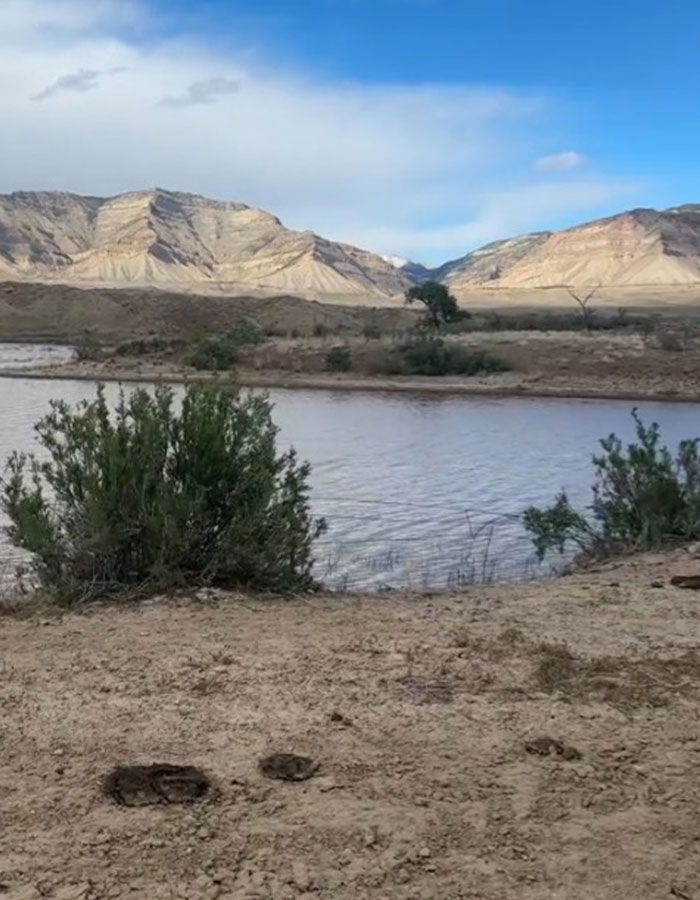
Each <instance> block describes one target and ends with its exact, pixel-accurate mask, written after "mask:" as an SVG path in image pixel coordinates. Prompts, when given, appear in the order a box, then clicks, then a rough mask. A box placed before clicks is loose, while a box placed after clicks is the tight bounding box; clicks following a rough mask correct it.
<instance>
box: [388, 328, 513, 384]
mask: <svg viewBox="0 0 700 900" xmlns="http://www.w3.org/2000/svg"><path fill="white" fill-rule="evenodd" d="M393 365H394V371H395V372H396V374H404V375H488V374H492V373H495V372H505V371H507V369H508V366H507V365H506V364H505V362H504V361H503V360H501V359H500V358H499V357H497V356H494V355H493V354H491V353H488V352H487V351H485V350H479V349H471V348H469V347H463V346H461V345H460V344H455V343H451V342H448V341H445V340H443V339H442V338H440V337H434V336H432V335H421V336H419V337H417V338H416V339H414V340H411V341H408V342H406V343H404V344H401V346H400V347H399V352H398V357H397V358H395V359H394V363H393Z"/></svg>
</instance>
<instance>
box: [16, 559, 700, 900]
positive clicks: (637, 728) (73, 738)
mask: <svg viewBox="0 0 700 900" xmlns="http://www.w3.org/2000/svg"><path fill="white" fill-rule="evenodd" d="M699 570H700V558H698V557H696V556H692V555H691V554H690V553H688V552H685V551H684V552H681V551H678V552H677V553H675V554H672V555H666V556H646V557H643V558H638V559H633V560H629V561H625V562H621V563H616V564H611V565H609V566H607V567H604V568H602V569H599V570H596V571H593V572H584V573H579V574H576V575H573V576H569V577H566V578H562V579H559V580H554V581H550V582H543V583H533V584H529V585H525V586H493V587H487V588H475V589H473V590H471V591H469V592H466V593H462V594H456V595H449V596H437V595H436V596H422V597H406V596H394V595H388V596H383V597H349V596H348V597H325V596H311V597H308V598H305V599H301V598H300V599H293V600H286V601H285V600H279V599H267V600H266V599H263V598H255V597H246V596H237V595H223V594H218V593H207V592H204V593H200V594H199V595H198V596H196V597H181V598H179V599H177V600H175V599H170V600H165V599H156V600H153V601H149V602H148V603H146V604H143V605H141V606H128V607H122V608H117V607H100V608H96V609H93V610H91V611H90V612H89V613H85V614H80V613H77V612H73V613H69V614H65V615H62V616H55V615H50V614H48V613H47V612H45V611H44V612H41V611H40V612H35V613H34V614H33V615H31V616H28V617H26V618H17V617H16V616H6V617H5V618H3V619H2V620H0V672H1V675H2V677H1V679H0V708H1V709H2V718H1V719H0V761H1V762H0V896H1V897H2V898H3V900H37V898H39V897H47V898H55V900H102V898H121V897H134V898H149V900H151V898H153V900H157V898H163V900H166V898H168V900H169V898H173V900H174V898H197V900H199V898H205V900H209V898H211V900H214V898H230V900H234V898H235V900H244V898H246V900H247V898H250V900H252V898H261V900H295V898H304V900H316V898H318V900H331V898H332V900H350V898H352V900H363V898H366V900H458V898H459V900H467V898H469V900H477V898H478V900H516V898H517V900H554V898H557V900H603V898H605V900H613V898H614V900H652V898H653V900H656V898H665V897H677V898H688V900H698V898H700V654H699V653H698V648H699V643H700V630H699V622H700V597H699V596H698V594H697V593H696V592H693V591H684V590H680V589H678V588H674V587H671V586H670V585H669V578H670V576H672V575H677V574H692V573H698V571H699ZM567 648H568V649H567ZM538 738H552V739H554V740H556V741H561V742H562V743H563V744H564V746H565V747H566V748H567V749H568V750H569V752H567V753H564V754H557V753H556V751H554V752H553V753H552V754H551V755H540V753H537V752H528V749H527V748H526V744H531V747H530V750H532V751H537V750H544V749H546V747H547V746H549V745H548V744H547V743H546V742H544V743H542V742H540V743H537V739H538ZM533 741H534V742H535V743H534V744H532V742H533ZM571 748H574V749H575V750H576V751H578V754H580V758H575V757H576V756H577V754H576V753H574V752H573V750H572V749H571ZM276 751H281V752H296V753H301V754H304V755H308V756H310V757H312V758H313V759H314V760H316V761H317V762H318V763H319V764H320V768H319V770H318V772H317V773H316V775H315V776H314V777H313V778H311V779H310V780H308V781H304V782H300V783H286V782H283V781H272V780H269V779H267V778H265V776H264V775H262V774H261V773H260V771H259V770H258V767H257V762H258V760H259V759H260V757H262V756H264V755H266V754H268V753H271V752H276ZM568 757H574V758H568ZM151 762H159V763H163V762H167V763H182V764H193V765H196V766H200V767H201V768H202V769H204V770H205V771H206V772H207V773H208V774H209V775H210V776H211V778H212V779H213V780H214V782H215V785H216V790H215V791H214V793H213V794H211V795H210V796H209V797H208V799H205V800H202V801H200V802H198V803H196V804H194V805H190V806H185V805H174V804H173V805H167V804H164V805H160V806H143V807H125V806H118V805H116V804H115V803H114V802H113V801H112V800H111V799H109V798H106V797H104V796H103V795H102V792H101V779H102V777H103V776H104V775H105V774H106V773H107V772H108V771H109V770H110V769H111V768H112V767H113V766H116V765H132V764H139V763H151Z"/></svg>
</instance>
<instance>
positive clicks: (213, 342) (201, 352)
mask: <svg viewBox="0 0 700 900" xmlns="http://www.w3.org/2000/svg"><path fill="white" fill-rule="evenodd" d="M237 361H238V344H235V343H234V342H233V341H231V340H230V339H229V337H228V336H227V335H224V336H223V337H220V338H217V337H208V338H204V340H201V341H199V342H198V343H197V344H196V345H195V348H194V350H193V351H192V352H191V353H190V355H189V356H188V358H187V362H188V363H189V365H191V366H192V367H193V368H195V369H200V370H207V371H210V372H218V371H219V370H221V369H232V368H233V367H234V366H235V364H236V362H237Z"/></svg>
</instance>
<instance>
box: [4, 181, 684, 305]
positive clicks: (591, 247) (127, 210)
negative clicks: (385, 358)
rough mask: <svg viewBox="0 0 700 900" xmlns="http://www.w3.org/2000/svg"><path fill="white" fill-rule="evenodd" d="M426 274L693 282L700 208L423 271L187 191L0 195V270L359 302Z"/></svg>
mask: <svg viewBox="0 0 700 900" xmlns="http://www.w3.org/2000/svg"><path fill="white" fill-rule="evenodd" d="M428 278H431V279H434V280H441V281H444V282H446V283H447V284H448V285H449V286H450V287H451V289H452V290H453V291H454V292H455V293H456V294H457V295H458V296H459V295H460V294H472V293H473V292H474V291H478V290H484V291H488V292H489V293H493V292H498V291H499V290H502V291H503V292H504V295H505V294H506V293H508V292H512V291H513V290H525V291H529V290H533V289H543V288H553V287H556V286H562V285H567V286H570V287H581V286H591V285H600V286H602V287H606V288H613V289H616V288H619V289H628V290H630V289H640V290H643V289H649V288H653V289H655V290H658V289H665V288H669V289H673V288H683V287H684V286H692V285H700V204H698V205H690V204H689V205H686V206H679V207H674V208H672V209H667V210H664V211H662V212H658V211H656V210H652V209H637V210H632V211H629V212H624V213H621V214H619V215H616V216H611V217H609V218H606V219H600V220H597V221H595V222H589V223H586V224H583V225H579V226H576V227H574V228H568V229H566V230H564V231H557V232H535V233H533V234H527V235H524V236H521V237H516V238H511V239H506V240H501V241H496V242H494V243H491V244H488V245H486V246H485V247H482V248H480V249H478V250H475V251H472V252H471V253H468V254H467V255H466V256H464V257H462V258H460V259H457V260H454V261H452V262H449V263H446V264H445V265H443V266H440V267H438V268H436V269H432V270H431V269H427V268H425V267H423V266H421V265H419V264H416V263H412V262H406V261H404V260H399V259H396V258H394V257H385V256H380V255H379V254H375V253H371V252H369V251H366V250H360V249H358V248H357V247H353V246H350V245H348V244H342V243H337V242H334V241H330V240H327V239H325V238H323V237H320V236H319V235H316V234H314V233H313V232H311V231H302V232H298V231H292V230H290V229H287V228H285V227H284V225H282V223H281V222H280V221H279V219H277V218H276V217H275V216H274V215H271V214H270V213H268V212H264V211H263V210H259V209H255V208H253V207H249V206H246V205H244V204H240V203H227V202H222V201H217V200H209V199H207V198H205V197H200V196H197V195H193V194H183V193H176V192H172V191H166V190H162V189H155V190H151V191H141V192H136V193H129V194H121V195H119V196H116V197H110V198H100V197H83V196H79V195H76V194H70V193H59V192H33V191H22V192H16V193H13V194H7V195H1V196H0V280H8V281H9V280H12V281H37V282H61V283H68V284H75V285H83V286H92V287H94V286H96V285H101V286H109V287H124V286H152V287H162V288H168V289H170V290H173V289H176V290H183V291H193V292H198V293H202V292H204V291H216V292H220V293H227V292H228V293H242V292H248V293H256V292H257V293H262V294H265V293H277V294H279V293H281V292H285V293H293V294H297V295H303V296H307V297H310V298H315V299H326V300H336V301H344V302H349V303H353V302H357V303H363V302H364V303H367V302H372V301H373V300H374V301H378V300H381V299H382V298H383V299H384V300H388V299H389V298H392V297H400V296H401V295H402V293H403V292H404V291H405V290H406V288H407V287H409V286H410V285H411V284H412V283H415V282H416V281H420V280H425V279H428Z"/></svg>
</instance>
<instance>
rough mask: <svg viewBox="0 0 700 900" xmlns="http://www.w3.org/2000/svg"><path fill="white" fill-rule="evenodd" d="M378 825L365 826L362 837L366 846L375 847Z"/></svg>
mask: <svg viewBox="0 0 700 900" xmlns="http://www.w3.org/2000/svg"><path fill="white" fill-rule="evenodd" d="M378 837H379V835H378V833H377V826H376V825H372V826H370V827H369V828H365V830H364V831H363V833H362V838H363V840H364V842H365V847H374V845H375V844H376V843H377V840H378Z"/></svg>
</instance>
